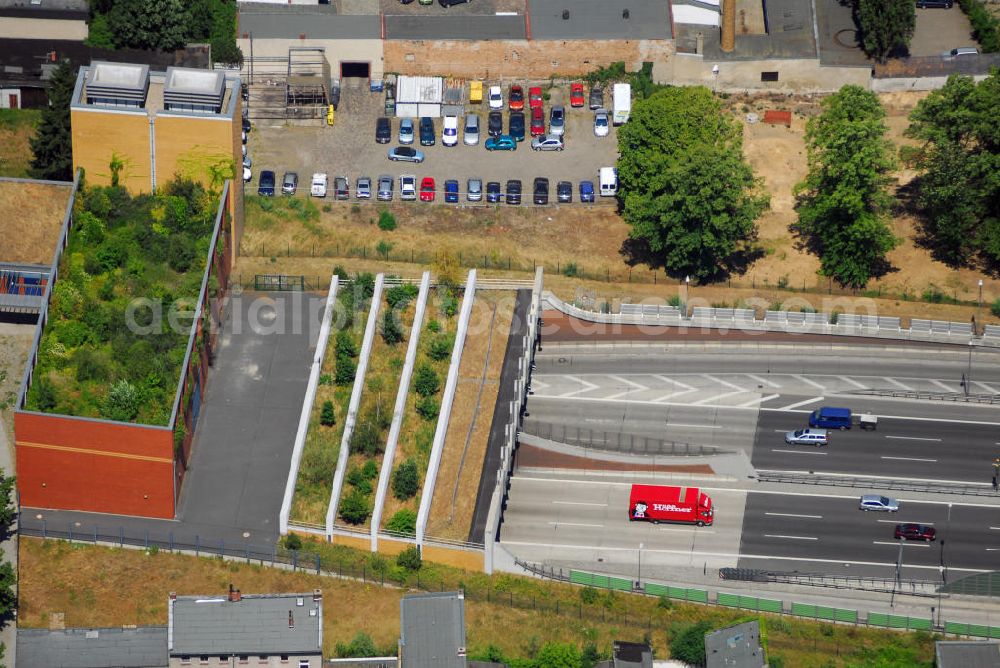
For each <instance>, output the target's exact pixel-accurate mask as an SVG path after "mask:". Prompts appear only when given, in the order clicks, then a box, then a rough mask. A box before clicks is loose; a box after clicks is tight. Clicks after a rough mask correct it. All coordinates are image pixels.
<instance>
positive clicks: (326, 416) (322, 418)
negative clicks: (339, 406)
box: [319, 400, 337, 427]
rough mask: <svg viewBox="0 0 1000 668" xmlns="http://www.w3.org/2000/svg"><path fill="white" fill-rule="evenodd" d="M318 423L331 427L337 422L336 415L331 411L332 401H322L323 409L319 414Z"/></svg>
mask: <svg viewBox="0 0 1000 668" xmlns="http://www.w3.org/2000/svg"><path fill="white" fill-rule="evenodd" d="M319 423H320V424H321V425H323V426H324V427H332V426H333V425H335V424H337V416H336V414H335V413H334V412H333V402H332V401H329V400H327V401H324V402H323V410H322V411H320V414H319Z"/></svg>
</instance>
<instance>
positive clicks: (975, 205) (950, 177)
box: [906, 71, 1000, 273]
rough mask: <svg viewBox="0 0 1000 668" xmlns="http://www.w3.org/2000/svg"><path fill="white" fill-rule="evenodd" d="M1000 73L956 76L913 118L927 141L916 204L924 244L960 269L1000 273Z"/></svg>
mask: <svg viewBox="0 0 1000 668" xmlns="http://www.w3.org/2000/svg"><path fill="white" fill-rule="evenodd" d="M997 109H1000V73H998V72H997V71H994V72H993V73H992V74H991V75H990V76H989V77H987V78H986V79H984V80H983V81H981V82H979V83H978V84H977V83H975V82H973V80H972V79H971V78H970V77H966V76H959V75H953V76H951V77H950V78H949V79H948V81H947V83H946V84H945V85H944V87H943V88H940V89H939V90H936V91H934V92H932V93H931V94H930V95H928V96H927V97H926V98H924V99H923V100H921V101H920V103H919V104H917V107H916V109H914V110H913V113H911V114H910V122H911V123H910V127H909V128H908V129H907V131H906V134H907V135H908V136H910V137H912V138H914V139H918V140H921V141H923V143H924V144H923V151H922V152H921V158H920V160H919V164H918V166H919V168H920V170H921V173H920V176H919V177H918V178H917V180H916V182H915V188H916V201H917V205H918V206H919V208H920V209H921V210H922V211H921V212H922V214H923V221H922V230H921V231H922V239H921V241H922V242H923V243H924V244H925V245H927V246H929V247H930V249H931V251H932V253H933V254H934V256H935V257H936V258H937V259H939V260H941V261H943V262H946V263H947V264H949V265H951V266H953V267H979V268H981V269H984V270H986V271H989V272H992V273H997V272H998V271H1000V176H998V175H1000V116H998V114H997V111H996V110H997Z"/></svg>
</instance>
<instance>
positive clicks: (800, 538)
mask: <svg viewBox="0 0 1000 668" xmlns="http://www.w3.org/2000/svg"><path fill="white" fill-rule="evenodd" d="M764 538H787V539H788V540H819V538H817V537H816V536H785V535H782V534H773V533H766V534H764Z"/></svg>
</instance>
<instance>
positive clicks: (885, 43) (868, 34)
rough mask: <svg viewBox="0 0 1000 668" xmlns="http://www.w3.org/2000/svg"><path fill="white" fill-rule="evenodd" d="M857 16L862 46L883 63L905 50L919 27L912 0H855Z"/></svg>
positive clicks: (855, 13) (866, 51)
mask: <svg viewBox="0 0 1000 668" xmlns="http://www.w3.org/2000/svg"><path fill="white" fill-rule="evenodd" d="M854 18H855V21H857V24H858V30H859V32H860V34H861V35H860V36H861V46H862V48H863V49H864V50H865V53H867V54H868V55H869V56H871V57H872V58H875V59H876V60H878V61H879V62H881V63H884V62H885V61H886V59H887V58H888V57H889V56H891V55H899V54H904V53H906V52H907V51H908V50H909V48H910V39H911V38H912V37H913V31H914V30H915V29H916V27H917V11H916V6H915V4H914V2H913V0H855V5H854Z"/></svg>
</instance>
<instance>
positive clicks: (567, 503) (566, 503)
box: [552, 501, 608, 508]
mask: <svg viewBox="0 0 1000 668" xmlns="http://www.w3.org/2000/svg"><path fill="white" fill-rule="evenodd" d="M552 503H555V504H558V505H560V506H601V507H604V508H607V507H608V504H606V503H591V502H589V501H553V502H552Z"/></svg>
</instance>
